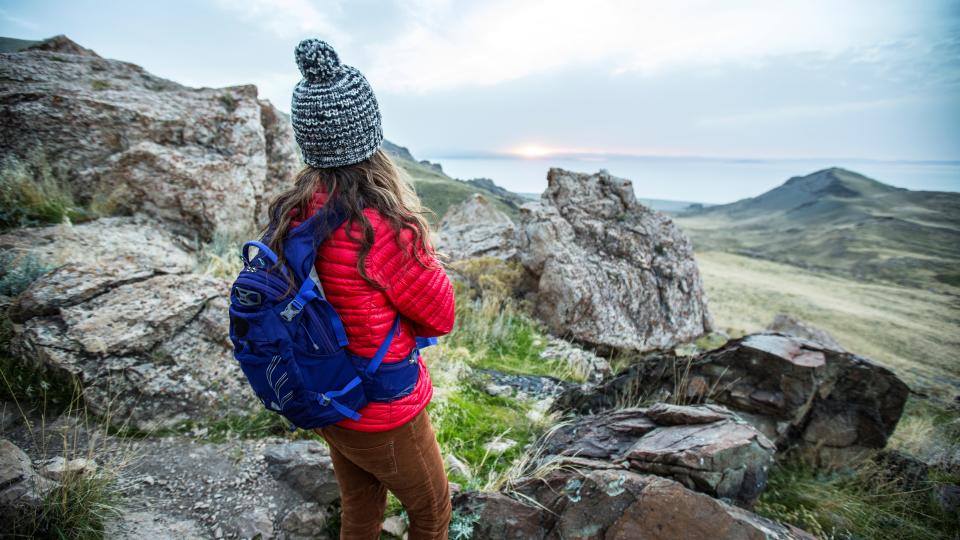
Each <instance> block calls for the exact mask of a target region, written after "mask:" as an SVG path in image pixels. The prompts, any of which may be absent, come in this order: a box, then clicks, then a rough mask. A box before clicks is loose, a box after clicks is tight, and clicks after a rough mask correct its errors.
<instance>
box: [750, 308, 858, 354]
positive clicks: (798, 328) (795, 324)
mask: <svg viewBox="0 0 960 540" xmlns="http://www.w3.org/2000/svg"><path fill="white" fill-rule="evenodd" d="M766 331H767V332H773V333H777V334H786V335H788V336H796V337H799V338H803V339H809V340H810V341H815V342H817V343H819V344H821V345H823V346H824V347H827V348H829V349H833V350H835V351H842V350H844V349H843V345H840V342H839V341H837V338H835V337H833V335H832V334H830V332H827V331H826V330H824V329H822V328H817V327H816V326H814V325H812V324H810V323H808V322H806V321H801V320H800V319H797V318H796V317H793V316H791V315H787V314H786V313H778V314H777V316H776V317H774V318H773V320H772V321H771V322H770V324H769V325H767V329H766Z"/></svg>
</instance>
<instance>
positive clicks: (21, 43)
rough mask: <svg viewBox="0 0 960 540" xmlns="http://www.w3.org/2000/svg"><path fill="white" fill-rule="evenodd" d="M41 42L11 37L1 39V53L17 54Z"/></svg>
mask: <svg viewBox="0 0 960 540" xmlns="http://www.w3.org/2000/svg"><path fill="white" fill-rule="evenodd" d="M37 43H40V42H39V41H31V40H29V39H17V38H9V37H0V53H9V52H17V51H22V50H23V49H26V48H27V47H29V46H31V45H36V44H37Z"/></svg>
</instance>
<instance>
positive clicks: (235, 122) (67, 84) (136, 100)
mask: <svg viewBox="0 0 960 540" xmlns="http://www.w3.org/2000/svg"><path fill="white" fill-rule="evenodd" d="M280 115H281V113H279V112H278V111H276V110H275V109H274V108H273V107H272V106H271V105H270V104H269V103H267V102H265V101H261V100H258V99H257V89H256V87H255V86H253V85H246V86H234V87H228V88H188V87H185V86H181V85H179V84H177V83H174V82H172V81H168V80H165V79H161V78H160V77H156V76H154V75H151V74H150V73H148V72H146V71H145V70H144V69H143V68H141V67H139V66H136V65H134V64H130V63H127V62H121V61H117V60H109V59H105V58H101V57H99V56H97V55H96V54H95V53H93V52H92V51H88V50H86V49H83V48H82V47H79V46H78V45H76V44H75V43H73V42H71V41H70V40H69V39H66V38H64V37H62V36H61V37H58V38H56V39H54V40H48V41H46V42H43V43H41V44H38V45H35V46H32V47H28V48H27V49H25V50H22V51H19V52H13V53H5V54H0V119H2V123H3V126H4V129H3V131H2V132H0V154H3V155H5V156H7V157H10V158H16V159H19V160H21V161H25V162H28V163H34V164H43V165H45V166H48V167H50V169H51V171H52V173H53V174H54V176H55V177H56V178H57V179H58V180H59V181H60V182H61V183H62V184H63V185H64V186H65V187H67V188H68V189H69V191H70V192H71V193H72V195H73V197H74V198H75V199H76V200H77V202H79V203H80V204H82V205H85V206H86V205H89V206H93V207H95V208H97V209H98V210H100V211H102V212H107V213H113V214H116V213H120V214H134V213H144V214H146V215H149V216H151V217H153V218H155V219H157V220H159V221H161V222H162V223H164V225H165V226H167V227H168V228H169V229H171V230H173V231H176V232H178V233H181V234H184V235H187V236H190V237H195V236H198V237H199V238H201V239H202V240H210V239H212V238H213V237H214V236H216V235H234V234H238V233H241V232H246V231H248V230H249V229H250V228H251V226H253V225H255V221H256V219H257V217H258V216H261V217H262V215H263V208H262V207H263V205H264V203H265V200H266V197H268V196H269V195H270V194H271V193H272V192H273V191H274V190H276V189H277V185H278V183H279V184H287V183H289V178H290V177H289V173H290V171H292V170H294V169H295V168H296V167H297V166H298V163H299V161H298V158H297V155H296V153H295V152H293V151H292V150H293V143H292V142H291V139H292V137H290V127H289V125H288V123H287V122H286V121H278V118H280ZM260 224H261V225H262V222H261V223H260Z"/></svg>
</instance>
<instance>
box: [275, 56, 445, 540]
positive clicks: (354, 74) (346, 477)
mask: <svg viewBox="0 0 960 540" xmlns="http://www.w3.org/2000/svg"><path fill="white" fill-rule="evenodd" d="M296 60H297V65H298V66H299V68H300V71H301V73H302V74H303V77H304V78H303V80H301V81H300V83H299V84H297V86H296V88H295V90H294V92H293V102H292V108H291V111H292V118H291V120H292V123H293V129H294V134H295V136H296V140H297V144H298V145H299V147H300V150H301V152H302V154H303V160H304V162H305V163H306V164H307V166H306V167H305V168H304V169H303V170H302V171H301V172H300V173H299V174H298V175H297V178H296V182H295V185H294V186H293V187H291V188H290V189H288V190H287V191H285V192H284V193H282V194H280V195H279V196H278V197H277V199H276V200H274V201H273V202H272V204H271V205H270V213H269V215H271V216H277V218H275V219H274V220H273V222H272V223H271V224H270V228H271V229H272V230H273V231H275V234H274V235H273V238H274V240H273V241H272V244H273V245H271V246H270V247H271V248H273V250H274V251H275V252H280V251H281V250H280V249H279V248H280V245H279V244H281V243H282V239H283V237H284V235H285V234H286V232H287V231H289V230H290V229H291V228H293V227H295V226H297V225H298V224H299V223H301V222H302V221H304V220H306V219H307V218H308V217H310V216H311V215H313V213H314V212H316V211H317V209H319V208H321V207H322V206H323V205H324V204H326V203H327V202H328V201H331V200H335V201H336V202H337V204H338V205H340V206H341V207H342V208H343V209H345V210H346V214H347V221H346V222H345V223H344V224H343V225H342V226H341V227H339V228H338V229H337V230H335V231H334V232H333V233H332V234H331V235H330V236H329V237H328V238H327V240H325V241H324V243H323V244H322V245H321V246H320V249H319V250H318V255H317V260H316V265H315V266H316V269H317V273H318V276H319V278H320V284H321V286H322V287H323V290H324V292H325V293H326V298H327V300H328V301H329V302H330V303H331V304H332V305H333V307H334V308H335V309H336V311H337V313H338V314H339V315H340V317H341V319H342V321H343V324H344V327H345V330H346V333H347V338H348V339H349V345H348V347H347V349H348V351H349V352H350V353H352V354H355V355H358V356H362V357H365V358H370V357H372V356H374V354H375V353H376V351H377V348H378V347H379V345H380V343H381V341H382V340H383V337H384V336H385V335H387V334H388V333H389V332H390V331H391V329H392V325H393V322H394V319H395V318H396V317H397V315H398V314H399V316H400V320H401V323H400V327H399V331H398V332H397V333H395V334H394V336H395V337H394V339H393V341H392V342H391V343H390V346H389V349H388V350H387V354H386V356H385V357H384V360H383V362H384V365H385V364H388V363H390V362H404V361H408V359H409V357H410V356H411V351H412V350H414V351H415V348H414V344H415V336H424V337H429V336H439V335H443V334H446V333H448V332H450V330H451V329H452V328H453V319H454V315H453V312H454V302H453V288H452V286H451V284H450V281H449V279H448V278H447V276H446V274H445V273H444V271H443V269H442V268H441V266H440V264H439V263H438V262H437V260H436V258H435V257H434V252H433V249H432V247H431V246H430V242H429V229H428V224H427V222H426V221H425V220H424V218H423V217H422V215H421V209H420V203H419V201H418V199H417V196H416V194H415V193H414V192H413V190H412V189H411V188H410V186H409V184H408V183H407V182H405V181H404V179H403V178H402V177H401V174H400V172H399V170H398V169H397V168H396V167H395V166H394V164H393V163H392V162H391V160H390V158H389V157H388V156H387V154H386V153H384V151H383V150H381V149H380V144H381V142H382V141H383V129H382V127H381V117H380V111H379V107H378V105H377V100H376V98H375V97H374V94H373V91H372V90H371V88H370V86H369V84H368V82H367V80H366V79H365V78H364V76H363V75H362V74H361V73H360V72H359V71H357V70H356V69H355V68H352V67H350V66H346V65H342V64H340V61H339V58H338V57H337V54H336V52H334V50H333V48H332V47H330V45H328V44H327V43H325V42H323V41H320V40H316V39H308V40H304V41H302V42H301V43H300V44H299V45H298V46H297V49H296ZM413 354H414V355H416V354H417V353H416V352H414V353H413ZM414 360H415V361H416V362H418V363H419V370H420V373H419V378H418V380H417V383H416V386H415V387H414V389H413V391H412V392H411V393H409V394H407V395H405V396H404V397H401V398H399V399H396V400H394V401H389V402H371V403H370V404H368V405H367V406H365V407H364V408H362V409H361V410H360V411H358V412H359V413H360V415H361V416H360V419H359V420H357V421H355V420H352V419H349V418H347V419H344V420H342V421H340V422H338V423H337V424H334V425H331V426H327V427H324V428H320V429H318V430H316V431H317V433H319V434H320V435H321V436H322V437H323V438H324V439H325V440H326V441H327V442H328V443H329V446H330V456H331V458H332V461H333V467H334V472H335V473H336V477H337V483H338V484H339V486H340V496H341V510H342V517H341V525H340V531H341V532H340V537H341V538H344V539H351V540H352V539H368V538H370V539H373V538H379V537H380V526H381V523H382V521H383V513H384V510H385V508H386V502H387V490H390V491H391V492H392V493H393V494H394V495H395V496H396V497H397V498H398V499H399V500H400V502H401V503H402V504H403V506H404V509H405V510H406V512H407V515H408V516H409V518H410V529H409V537H410V538H411V539H421V538H446V537H447V526H448V523H449V520H450V511H451V507H450V493H449V488H448V484H447V478H446V474H445V472H444V468H443V460H442V458H441V455H440V448H439V446H438V444H437V439H436V435H435V434H434V431H433V427H432V426H431V424H430V417H429V415H428V414H427V411H426V410H425V408H424V407H426V405H427V403H428V402H429V401H430V398H431V397H432V395H433V386H432V384H431V382H430V374H429V372H428V371H427V367H426V365H425V364H424V362H423V359H422V358H415V359H414Z"/></svg>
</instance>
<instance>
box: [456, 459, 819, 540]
mask: <svg viewBox="0 0 960 540" xmlns="http://www.w3.org/2000/svg"><path fill="white" fill-rule="evenodd" d="M511 489H512V490H513V492H515V493H517V494H518V495H519V496H518V497H517V498H516V499H514V498H511V497H508V496H507V495H505V494H502V493H477V492H467V493H464V494H462V495H459V496H458V497H456V498H455V499H454V507H455V509H456V512H457V519H458V520H459V521H455V522H454V525H453V526H452V527H451V530H452V531H453V530H454V527H458V528H459V529H462V530H464V531H465V532H468V533H469V535H464V536H461V537H463V538H472V539H474V540H485V539H491V540H492V539H497V540H499V539H505V538H511V539H513V538H515V539H518V540H519V539H523V540H536V539H547V538H604V539H607V540H628V539H629V540H676V539H678V538H683V539H684V540H726V539H729V540H734V539H747V538H749V539H754V538H755V539H766V540H814V537H813V536H811V535H810V534H808V533H806V532H804V531H802V530H800V529H797V528H796V527H792V526H789V525H783V524H780V523H777V522H775V521H771V520H769V519H766V518H763V517H761V516H758V515H756V514H753V513H751V512H749V511H747V510H744V509H742V508H738V507H736V506H733V505H729V504H726V503H724V502H722V501H719V500H717V499H714V498H712V497H709V496H707V495H704V494H701V493H696V492H694V491H691V490H689V489H687V488H685V487H683V486H682V485H681V484H680V483H678V482H675V481H673V480H670V479H667V478H661V477H658V476H652V475H647V474H638V473H635V472H631V471H626V470H623V469H618V468H609V469H586V470H571V469H569V468H563V469H557V470H553V471H551V472H549V473H547V474H546V475H545V476H543V477H542V478H539V477H538V478H533V477H531V478H523V479H520V480H519V481H517V482H516V483H514V485H513V486H512V487H511Z"/></svg>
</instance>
